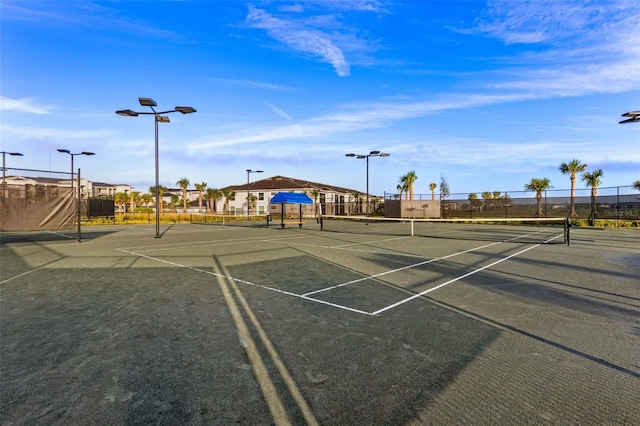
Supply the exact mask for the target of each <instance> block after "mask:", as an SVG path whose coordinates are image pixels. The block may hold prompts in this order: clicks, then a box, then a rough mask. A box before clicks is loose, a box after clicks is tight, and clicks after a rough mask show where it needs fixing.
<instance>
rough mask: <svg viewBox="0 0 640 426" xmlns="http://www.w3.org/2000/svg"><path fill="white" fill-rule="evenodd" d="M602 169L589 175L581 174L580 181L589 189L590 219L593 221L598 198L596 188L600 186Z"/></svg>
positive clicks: (586, 173)
mask: <svg viewBox="0 0 640 426" xmlns="http://www.w3.org/2000/svg"><path fill="white" fill-rule="evenodd" d="M602 174H603V173H602V169H597V170H595V171H593V172H591V173H589V172H584V173H582V180H583V181H584V182H585V183H586V184H587V186H590V187H591V215H590V216H589V217H590V218H591V219H595V218H596V216H598V211H597V209H596V198H597V196H598V186H600V183H601V182H600V178H601V177H602Z"/></svg>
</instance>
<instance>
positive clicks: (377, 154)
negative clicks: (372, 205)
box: [345, 151, 391, 225]
mask: <svg viewBox="0 0 640 426" xmlns="http://www.w3.org/2000/svg"><path fill="white" fill-rule="evenodd" d="M390 155H391V154H388V153H386V152H380V151H371V152H370V153H368V154H345V156H347V157H355V158H357V159H359V160H362V159H363V158H364V159H366V160H367V225H368V224H369V157H388V156H390Z"/></svg>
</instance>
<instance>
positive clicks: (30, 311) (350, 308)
mask: <svg viewBox="0 0 640 426" xmlns="http://www.w3.org/2000/svg"><path fill="white" fill-rule="evenodd" d="M394 225H398V226H399V227H398V226H390V224H385V223H373V222H371V223H367V224H363V223H352V224H348V225H344V224H340V223H327V222H325V223H324V224H323V230H322V231H321V230H320V225H319V224H317V223H315V221H307V223H306V224H305V225H304V226H303V228H302V229H298V228H297V227H292V228H285V229H281V228H280V227H269V228H267V227H266V226H264V224H253V226H232V225H229V224H227V225H225V226H223V225H216V224H191V225H188V224H182V225H174V226H164V227H163V236H162V238H159V239H154V238H153V235H154V231H153V229H152V228H153V227H152V226H146V225H143V226H104V227H85V228H84V229H83V233H82V235H83V242H82V243H81V244H78V243H77V242H75V240H74V238H75V234H73V233H70V234H69V235H66V234H65V233H64V232H63V233H50V232H49V233H39V234H3V235H2V245H1V249H0V250H1V254H2V256H1V262H2V264H1V266H2V279H1V281H0V282H1V287H0V291H1V293H2V312H1V317H2V318H1V319H2V321H1V332H2V366H1V368H2V408H1V409H0V410H2V411H1V412H2V419H3V423H7V424H12V423H13V424H23V423H60V424H62V423H64V424H69V423H76V424H79V423H83V424H86V423H110V424H127V423H133V424H139V423H166V424H220V425H222V424H225V425H226V424H230V423H237V424H305V423H306V424H478V423H483V424H488V423H489V424H532V423H547V424H581V423H582V424H585V423H600V424H625V423H626V424H631V423H633V422H634V421H635V419H637V418H640V408H639V407H640V400H639V397H638V395H640V364H639V363H638V356H637V354H638V350H639V348H640V315H639V313H640V283H639V280H638V279H637V277H638V276H640V234H639V233H638V231H637V230H624V229H595V228H574V229H573V230H572V234H571V245H570V246H567V245H566V244H564V230H563V228H562V226H553V224H552V226H547V227H544V228H540V227H536V226H533V224H523V225H522V226H518V227H515V226H503V225H490V226H491V227H490V228H487V227H486V226H485V227H483V228H476V227H474V226H470V225H472V224H461V225H460V226H459V225H458V224H453V223H445V224H437V223H432V224H428V225H427V224H411V225H412V228H413V229H411V230H407V229H408V228H407V225H408V224H407V223H398V224H394ZM411 234H413V236H411Z"/></svg>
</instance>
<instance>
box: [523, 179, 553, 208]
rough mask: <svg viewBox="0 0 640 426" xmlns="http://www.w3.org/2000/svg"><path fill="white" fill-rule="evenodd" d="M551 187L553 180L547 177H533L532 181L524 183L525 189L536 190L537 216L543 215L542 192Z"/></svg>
mask: <svg viewBox="0 0 640 426" xmlns="http://www.w3.org/2000/svg"><path fill="white" fill-rule="evenodd" d="M549 188H551V181H550V180H549V179H547V178H542V179H538V178H532V179H531V182H529V183H526V184H525V185H524V190H525V191H535V192H536V201H537V204H538V211H537V213H536V217H542V193H543V192H544V191H546V190H547V189H549Z"/></svg>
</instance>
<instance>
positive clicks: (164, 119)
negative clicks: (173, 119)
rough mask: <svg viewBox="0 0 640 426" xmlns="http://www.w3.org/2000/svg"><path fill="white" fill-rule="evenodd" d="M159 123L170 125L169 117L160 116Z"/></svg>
mask: <svg viewBox="0 0 640 426" xmlns="http://www.w3.org/2000/svg"><path fill="white" fill-rule="evenodd" d="M158 123H169V117H167V116H166V115H158Z"/></svg>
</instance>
